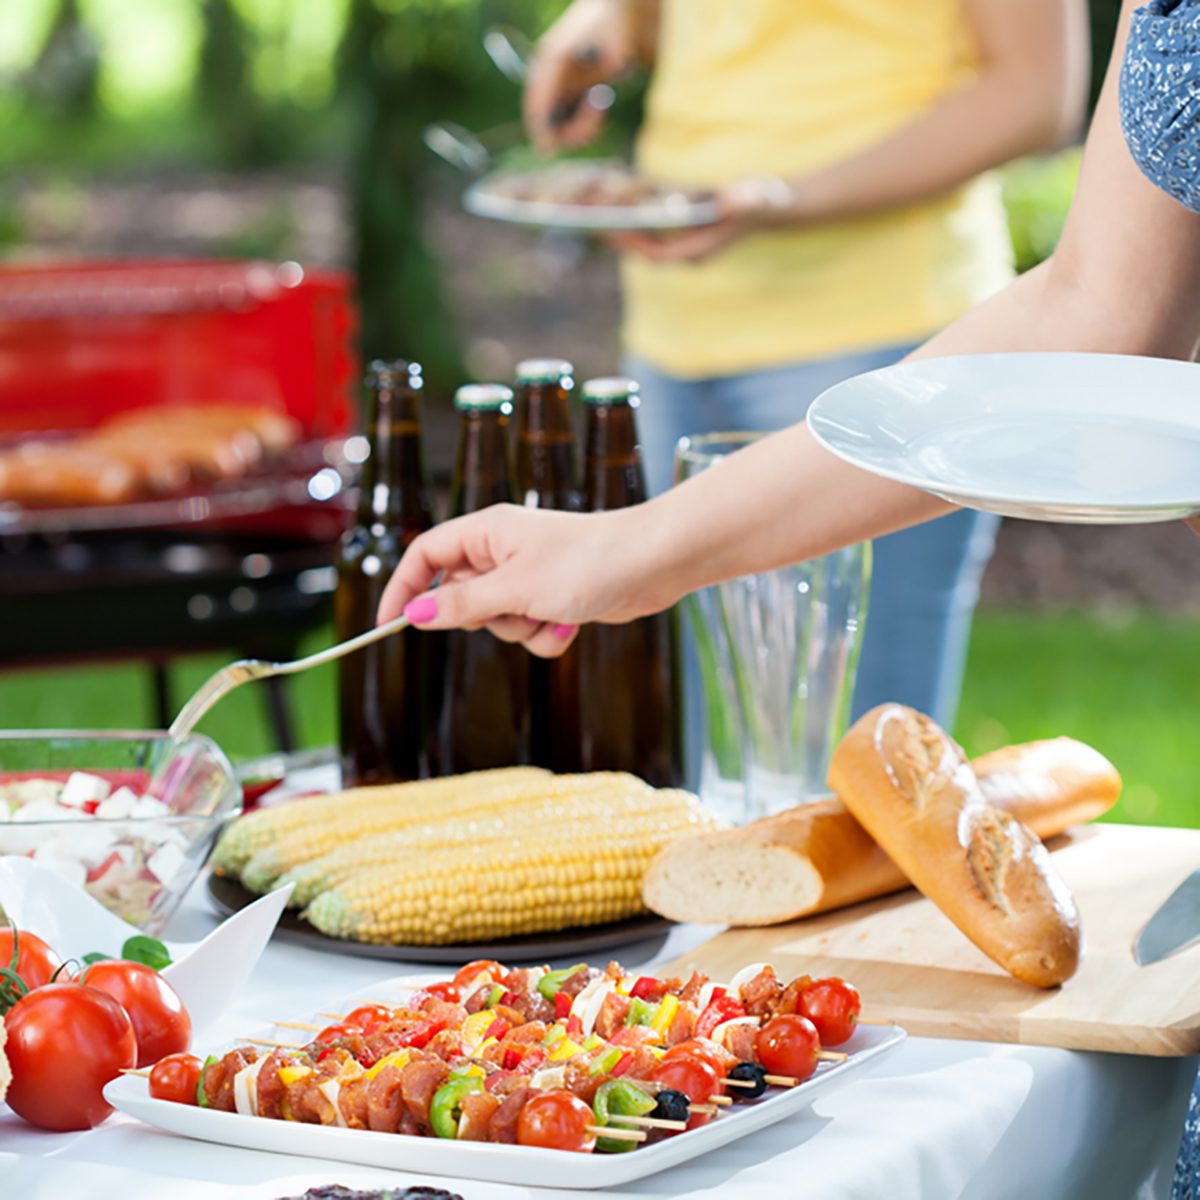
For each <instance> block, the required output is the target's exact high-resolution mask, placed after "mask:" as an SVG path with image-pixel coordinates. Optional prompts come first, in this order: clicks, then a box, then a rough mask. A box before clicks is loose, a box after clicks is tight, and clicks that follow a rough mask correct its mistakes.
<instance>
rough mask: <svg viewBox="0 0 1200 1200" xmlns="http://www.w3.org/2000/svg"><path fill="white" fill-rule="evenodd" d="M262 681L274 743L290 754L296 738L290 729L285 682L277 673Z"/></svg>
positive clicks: (290, 719)
mask: <svg viewBox="0 0 1200 1200" xmlns="http://www.w3.org/2000/svg"><path fill="white" fill-rule="evenodd" d="M263 682H264V684H265V687H266V693H267V714H268V716H269V718H270V721H271V725H272V727H273V728H274V730H275V743H276V745H277V746H278V747H279V749H280V750H281V751H282V752H283V753H284V754H290V753H291V752H292V751H293V750H294V749H295V748H296V739H295V736H294V733H293V730H292V710H291V705H290V704H289V703H288V692H287V683H286V681H285V680H284V679H282V678H280V677H279V676H278V675H276V676H274V677H273V678H271V679H267V680H264V681H263Z"/></svg>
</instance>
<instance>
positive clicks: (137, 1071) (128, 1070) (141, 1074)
mask: <svg viewBox="0 0 1200 1200" xmlns="http://www.w3.org/2000/svg"><path fill="white" fill-rule="evenodd" d="M121 1074H122V1075H136V1076H137V1077H138V1078H139V1079H149V1078H150V1068H149V1067H122V1068H121Z"/></svg>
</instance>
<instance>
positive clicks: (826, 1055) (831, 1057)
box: [767, 1050, 850, 1083]
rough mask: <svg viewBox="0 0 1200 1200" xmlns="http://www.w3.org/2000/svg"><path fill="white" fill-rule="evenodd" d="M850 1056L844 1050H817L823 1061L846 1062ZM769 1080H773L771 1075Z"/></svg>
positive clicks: (819, 1057) (768, 1077)
mask: <svg viewBox="0 0 1200 1200" xmlns="http://www.w3.org/2000/svg"><path fill="white" fill-rule="evenodd" d="M849 1057H850V1055H848V1054H846V1053H845V1052H844V1051H842V1050H818V1051H817V1058H818V1059H820V1061H821V1062H845V1061H846V1059H848V1058H849ZM767 1082H768V1083H770V1082H771V1077H770V1076H769V1075H768V1076H767ZM792 1082H793V1083H795V1082H796V1081H795V1080H794V1079H793V1080H792Z"/></svg>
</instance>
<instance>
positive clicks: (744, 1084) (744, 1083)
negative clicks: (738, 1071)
mask: <svg viewBox="0 0 1200 1200" xmlns="http://www.w3.org/2000/svg"><path fill="white" fill-rule="evenodd" d="M721 1082H722V1083H723V1084H724V1085H725V1086H726V1087H740V1088H752V1087H757V1086H758V1085H757V1084H756V1083H755V1082H754V1080H753V1079H722V1080H721Z"/></svg>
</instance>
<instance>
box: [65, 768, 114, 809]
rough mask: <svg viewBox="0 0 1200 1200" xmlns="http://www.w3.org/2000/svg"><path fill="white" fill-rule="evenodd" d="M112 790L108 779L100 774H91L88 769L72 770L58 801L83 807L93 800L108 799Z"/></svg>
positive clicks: (75, 806)
mask: <svg viewBox="0 0 1200 1200" xmlns="http://www.w3.org/2000/svg"><path fill="white" fill-rule="evenodd" d="M111 791H112V787H111V785H110V784H109V782H108V780H107V779H101V778H100V776H99V775H89V774H87V772H86V771H72V772H71V774H70V775H69V776H68V777H67V782H66V783H65V784H63V790H62V795H60V796H59V798H58V802H59V804H65V805H66V806H67V807H68V808H82V807H83V806H84V805H85V804H87V803H88V802H89V801H91V800H95V801H100V800H105V799H107V797H108V794H109V792H111Z"/></svg>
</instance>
